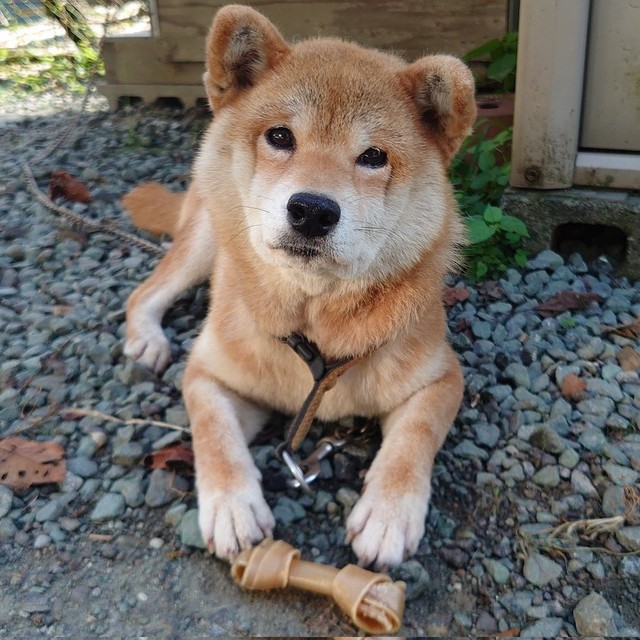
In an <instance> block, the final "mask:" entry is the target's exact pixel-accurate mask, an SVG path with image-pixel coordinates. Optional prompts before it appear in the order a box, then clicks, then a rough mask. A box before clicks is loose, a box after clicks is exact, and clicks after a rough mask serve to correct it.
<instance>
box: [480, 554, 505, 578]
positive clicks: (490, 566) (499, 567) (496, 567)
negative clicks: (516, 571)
mask: <svg viewBox="0 0 640 640" xmlns="http://www.w3.org/2000/svg"><path fill="white" fill-rule="evenodd" d="M482 564H483V565H484V568H485V569H486V570H487V572H488V573H489V575H490V576H491V577H492V578H493V579H494V580H495V582H496V583H497V584H507V582H509V576H510V575H511V572H510V571H509V569H508V568H507V567H506V566H505V565H504V564H503V563H502V562H500V561H499V560H492V559H491V558H485V559H484V560H483V561H482Z"/></svg>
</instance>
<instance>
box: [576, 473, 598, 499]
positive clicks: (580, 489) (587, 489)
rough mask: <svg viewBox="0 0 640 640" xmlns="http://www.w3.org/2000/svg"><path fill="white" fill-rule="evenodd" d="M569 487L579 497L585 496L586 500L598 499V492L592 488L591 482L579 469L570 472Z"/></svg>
mask: <svg viewBox="0 0 640 640" xmlns="http://www.w3.org/2000/svg"><path fill="white" fill-rule="evenodd" d="M571 486H572V487H573V490H574V491H575V492H576V493H579V494H580V495H581V496H587V497H588V498H597V497H598V491H597V490H596V488H595V487H594V486H593V484H592V482H591V480H589V478H587V476H586V475H585V474H584V473H582V471H580V470H579V469H574V470H573V471H572V472H571Z"/></svg>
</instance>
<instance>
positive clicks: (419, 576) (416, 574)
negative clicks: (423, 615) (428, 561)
mask: <svg viewBox="0 0 640 640" xmlns="http://www.w3.org/2000/svg"><path fill="white" fill-rule="evenodd" d="M393 575H394V579H395V580H403V581H404V582H405V583H406V585H407V591H406V598H407V601H411V600H416V599H417V598H419V597H420V596H422V595H423V594H424V593H425V592H426V591H427V589H428V588H429V586H430V585H431V577H430V576H429V573H428V572H427V570H426V569H425V568H424V567H423V566H422V565H421V564H420V563H419V562H418V561H417V560H408V561H407V562H403V563H402V564H401V565H400V566H399V567H398V568H397V569H396V570H395V571H394V574H393Z"/></svg>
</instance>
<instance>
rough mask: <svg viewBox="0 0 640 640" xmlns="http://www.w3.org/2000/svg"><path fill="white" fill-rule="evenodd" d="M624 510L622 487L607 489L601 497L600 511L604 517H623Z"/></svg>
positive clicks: (625, 507) (614, 486) (613, 486)
mask: <svg viewBox="0 0 640 640" xmlns="http://www.w3.org/2000/svg"><path fill="white" fill-rule="evenodd" d="M626 509H627V505H626V504H625V499H624V489H623V487H619V486H616V485H612V486H610V487H607V488H606V489H605V492H604V495H603V496H602V511H603V512H604V514H605V516H607V517H609V518H611V517H613V516H623V515H624V514H625V512H626Z"/></svg>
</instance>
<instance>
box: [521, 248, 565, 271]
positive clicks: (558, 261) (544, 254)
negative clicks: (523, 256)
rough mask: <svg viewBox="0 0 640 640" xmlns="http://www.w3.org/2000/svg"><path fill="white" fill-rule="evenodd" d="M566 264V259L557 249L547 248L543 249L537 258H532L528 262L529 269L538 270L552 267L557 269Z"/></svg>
mask: <svg viewBox="0 0 640 640" xmlns="http://www.w3.org/2000/svg"><path fill="white" fill-rule="evenodd" d="M563 264H564V260H563V259H562V256H561V255H558V254H557V253H556V252H555V251H551V249H545V250H544V251H541V252H540V253H539V254H538V255H537V256H536V257H535V258H532V259H531V260H529V262H528V263H527V269H529V270H536V269H550V270H555V269H557V268H558V267H561V266H562V265H563Z"/></svg>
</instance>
